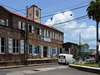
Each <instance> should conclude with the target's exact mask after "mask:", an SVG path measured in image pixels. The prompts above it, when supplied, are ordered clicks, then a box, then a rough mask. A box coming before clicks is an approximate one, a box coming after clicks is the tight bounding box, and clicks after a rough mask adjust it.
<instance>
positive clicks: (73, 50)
mask: <svg viewBox="0 0 100 75" xmlns="http://www.w3.org/2000/svg"><path fill="white" fill-rule="evenodd" d="M63 48H65V53H67V54H72V55H73V57H74V58H75V59H76V60H78V59H79V57H78V45H77V44H75V43H71V42H66V43H64V44H63Z"/></svg>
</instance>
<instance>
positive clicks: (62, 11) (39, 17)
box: [35, 5, 88, 20]
mask: <svg viewBox="0 0 100 75" xmlns="http://www.w3.org/2000/svg"><path fill="white" fill-rule="evenodd" d="M86 6H88V5H84V6H80V7H77V8H73V9H69V10H67V11H62V12H60V13H64V12H68V11H72V10H76V9H80V8H83V7H86ZM58 14H59V13H58ZM52 15H55V14H50V15H46V16H43V17H39V18H36V19H40V18H45V17H49V16H52ZM36 19H35V20H36Z"/></svg>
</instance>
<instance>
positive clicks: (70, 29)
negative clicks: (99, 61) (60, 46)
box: [46, 11, 96, 48]
mask: <svg viewBox="0 0 100 75" xmlns="http://www.w3.org/2000/svg"><path fill="white" fill-rule="evenodd" d="M72 19H74V16H73V13H72V12H71V11H68V12H64V13H58V14H55V15H54V16H53V18H52V20H51V19H48V20H47V22H46V24H47V25H50V26H53V25H56V24H58V23H61V22H65V21H69V20H72ZM54 27H55V28H56V29H58V30H60V31H62V32H64V42H67V41H71V42H75V43H78V41H79V35H80V34H81V35H82V39H81V40H82V42H84V43H88V44H89V46H90V47H91V48H94V47H95V44H96V42H95V39H96V37H95V36H96V29H95V28H96V27H95V26H93V25H89V26H87V25H86V23H85V22H82V23H77V22H76V21H75V20H74V21H71V22H67V23H62V24H60V25H56V26H54ZM83 28H86V29H83Z"/></svg>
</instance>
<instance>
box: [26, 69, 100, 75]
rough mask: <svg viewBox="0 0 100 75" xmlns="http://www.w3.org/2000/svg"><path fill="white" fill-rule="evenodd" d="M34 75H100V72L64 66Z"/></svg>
mask: <svg viewBox="0 0 100 75" xmlns="http://www.w3.org/2000/svg"><path fill="white" fill-rule="evenodd" d="M26 75H28V74H26ZM30 75H32V74H30ZM34 75H100V74H95V73H90V72H84V71H80V70H77V69H73V68H63V69H55V70H49V71H45V72H37V73H34Z"/></svg>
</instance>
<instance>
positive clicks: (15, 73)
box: [6, 66, 68, 75]
mask: <svg viewBox="0 0 100 75" xmlns="http://www.w3.org/2000/svg"><path fill="white" fill-rule="evenodd" d="M67 67H68V66H57V67H50V68H38V69H33V70H24V71H16V72H11V73H7V74H6V75H25V74H34V73H38V72H43V71H49V70H54V69H62V68H67Z"/></svg>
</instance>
